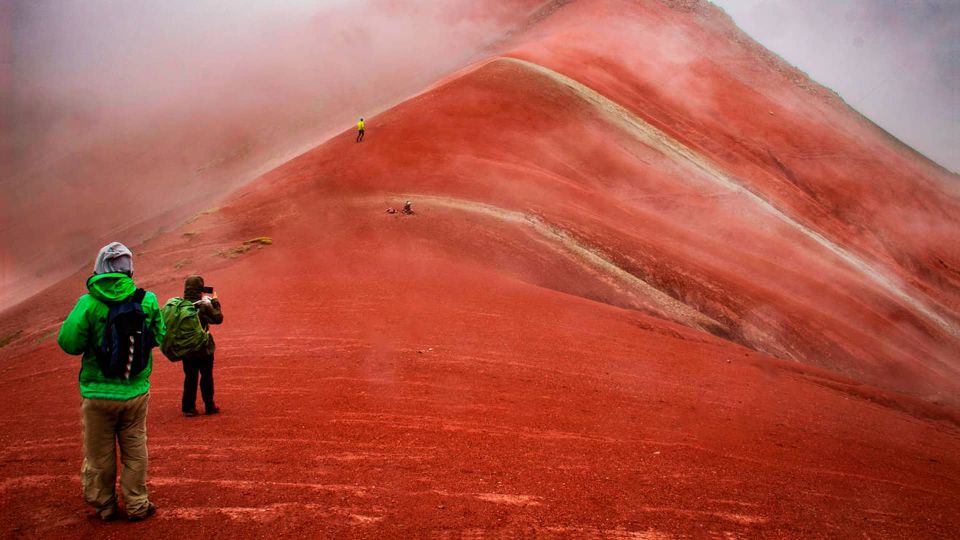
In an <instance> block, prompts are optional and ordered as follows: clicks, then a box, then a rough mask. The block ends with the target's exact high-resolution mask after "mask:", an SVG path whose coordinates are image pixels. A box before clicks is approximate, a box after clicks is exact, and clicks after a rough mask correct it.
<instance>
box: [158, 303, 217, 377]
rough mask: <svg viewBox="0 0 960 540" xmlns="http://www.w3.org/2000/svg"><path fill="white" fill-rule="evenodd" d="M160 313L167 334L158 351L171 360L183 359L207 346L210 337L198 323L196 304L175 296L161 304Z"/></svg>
mask: <svg viewBox="0 0 960 540" xmlns="http://www.w3.org/2000/svg"><path fill="white" fill-rule="evenodd" d="M161 314H162V315H163V324H164V326H166V327H167V334H166V336H164V338H163V343H161V344H160V351H161V352H162V353H163V354H164V356H166V357H167V358H169V359H170V361H171V362H176V361H178V360H183V357H184V356H186V355H188V354H190V353H193V352H197V351H200V350H203V349H205V348H206V347H207V342H208V341H209V339H210V338H209V335H208V334H207V332H206V331H205V330H204V329H203V325H201V324H200V316H199V315H198V312H197V306H195V305H193V302H191V301H190V300H184V299H183V298H180V297H176V296H175V297H173V298H171V299H169V300H167V303H166V304H164V305H163V309H162V310H161Z"/></svg>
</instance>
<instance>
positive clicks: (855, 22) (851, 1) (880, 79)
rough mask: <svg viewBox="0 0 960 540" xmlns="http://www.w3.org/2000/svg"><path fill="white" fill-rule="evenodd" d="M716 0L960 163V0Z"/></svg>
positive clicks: (853, 98)
mask: <svg viewBox="0 0 960 540" xmlns="http://www.w3.org/2000/svg"><path fill="white" fill-rule="evenodd" d="M712 1H713V3H714V4H717V5H718V6H720V7H721V8H723V9H724V10H725V11H726V12H727V13H728V14H730V15H731V16H732V17H733V19H734V21H735V22H736V23H737V25H738V26H740V28H742V29H743V30H744V31H746V32H747V33H749V34H750V35H751V36H752V37H753V38H754V39H756V40H757V41H759V42H760V43H761V44H762V45H763V46H765V47H767V48H768V49H770V50H771V51H773V52H775V53H777V54H779V55H780V56H781V57H783V58H784V59H785V60H787V61H788V62H790V63H791V64H793V65H795V66H797V67H798V68H800V69H802V70H804V71H806V72H807V73H808V74H809V75H810V76H811V77H812V78H813V79H815V80H816V81H818V82H819V83H821V84H823V85H824V86H827V87H829V88H831V89H833V90H834V91H836V92H837V93H839V94H840V95H841V96H842V97H843V98H844V100H845V101H846V102H847V103H849V104H850V105H851V106H853V107H854V108H855V109H857V110H858V111H860V112H861V113H862V114H863V115H865V116H866V117H868V118H870V119H871V120H873V121H874V122H875V123H877V124H878V125H880V126H881V127H883V128H884V129H885V130H887V131H888V132H890V133H892V134H893V135H895V136H896V137H897V138H899V139H900V140H902V141H903V142H905V143H907V144H909V145H910V146H912V147H913V148H914V149H916V150H918V151H919V152H921V153H922V154H924V155H926V156H927V157H929V158H930V159H932V160H934V161H936V162H937V163H939V164H940V165H943V166H944V167H946V168H948V169H950V170H952V171H954V172H957V171H960V151H958V150H957V149H958V148H960V2H958V1H957V0H843V1H837V0H712Z"/></svg>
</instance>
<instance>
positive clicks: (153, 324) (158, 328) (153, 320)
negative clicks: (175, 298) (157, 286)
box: [142, 292, 167, 345]
mask: <svg viewBox="0 0 960 540" xmlns="http://www.w3.org/2000/svg"><path fill="white" fill-rule="evenodd" d="M142 305H143V310H144V312H146V313H147V325H148V326H149V327H150V331H151V332H153V337H154V338H155V340H156V342H157V345H160V344H161V343H163V337H164V336H165V335H166V333H167V327H166V326H165V325H164V324H163V315H162V314H161V313H160V304H159V303H158V302H157V295H155V294H153V293H152V292H148V293H147V294H146V295H145V296H144V297H143V304H142Z"/></svg>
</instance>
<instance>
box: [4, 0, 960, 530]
mask: <svg viewBox="0 0 960 540" xmlns="http://www.w3.org/2000/svg"><path fill="white" fill-rule="evenodd" d="M672 4H679V5H678V6H674V5H672ZM548 7H550V6H548ZM554 8H555V9H554ZM535 20H536V21H538V22H536V24H533V25H532V26H530V27H529V28H528V29H527V30H526V31H524V32H523V33H520V34H515V35H513V36H512V38H511V41H510V42H509V43H506V44H504V47H505V49H507V50H509V52H507V53H505V55H504V56H503V57H497V58H492V59H490V60H489V61H486V62H482V63H480V64H477V65H474V66H470V67H468V68H465V69H464V70H462V71H461V72H459V73H456V74H453V75H451V76H450V77H449V78H447V79H446V80H444V81H442V82H440V83H438V84H437V85H435V86H434V87H433V88H431V89H429V90H428V91H426V92H424V93H423V94H421V95H419V96H417V97H415V98H413V99H411V100H408V101H406V102H404V103H401V104H400V105H398V106H396V107H394V108H392V109H390V110H389V111H387V112H385V113H383V114H381V115H378V116H376V117H374V118H371V119H369V122H368V133H367V140H366V141H365V142H364V143H362V144H357V143H355V142H353V134H352V133H349V132H348V133H344V134H341V135H339V136H337V137H335V138H333V139H331V140H330V141H328V142H326V143H325V144H323V145H321V146H319V147H317V148H316V149H314V150H312V151H310V152H308V153H307V154H304V155H302V156H300V157H299V158H297V159H295V160H293V161H291V162H289V163H287V164H285V165H284V166H282V167H280V168H278V169H276V170H274V171H272V172H271V173H269V174H267V175H265V176H264V177H261V178H260V179H258V180H257V181H256V182H254V183H252V184H250V185H249V186H247V187H245V188H242V189H240V190H239V191H237V192H235V193H233V194H232V195H231V196H230V197H229V198H227V199H226V200H225V201H223V203H222V204H220V205H219V206H218V207H217V208H215V209H211V211H209V212H206V213H203V214H200V215H198V216H197V217H196V219H193V220H190V221H188V222H187V223H184V224H183V225H182V226H181V227H180V228H178V229H177V230H175V231H172V232H170V233H166V234H162V235H159V236H157V237H155V238H153V239H151V240H150V241H149V242H147V243H145V244H144V245H142V246H139V247H138V248H136V249H135V252H136V253H137V257H138V258H137V276H138V282H139V283H140V284H141V285H142V286H147V287H150V288H152V289H153V290H156V291H157V292H158V295H159V296H160V297H161V298H166V297H168V296H172V295H174V294H177V292H178V288H179V287H180V284H181V283H182V278H183V276H184V275H185V274H186V273H187V272H193V271H197V272H202V273H203V274H204V275H205V276H206V278H207V281H208V282H210V283H212V284H214V285H215V286H216V287H217V290H218V292H219V293H220V296H221V297H222V298H223V300H224V309H225V313H226V317H227V321H226V324H225V325H224V326H223V327H222V328H221V329H217V330H216V333H217V342H218V357H217V376H218V379H217V384H218V387H217V394H218V399H219V400H220V401H221V402H222V405H223V407H224V414H223V415H221V416H219V417H215V418H209V419H208V418H201V419H184V418H182V417H180V416H179V414H178V399H179V384H180V375H179V373H178V371H179V366H176V365H170V364H169V363H167V362H166V361H164V360H162V359H158V361H157V366H156V370H155V374H154V376H153V389H152V395H151V401H152V407H151V413H150V444H151V459H152V461H151V483H150V487H151V490H152V491H151V493H152V498H153V499H154V500H156V502H157V503H158V504H159V505H160V507H161V510H160V513H159V514H158V515H157V516H156V518H154V519H153V520H152V521H149V522H146V523H143V524H139V525H134V526H129V527H128V526H123V525H120V526H112V528H111V527H108V526H101V525H99V524H96V523H93V522H92V521H88V520H85V519H84V518H82V517H81V516H82V502H81V501H80V500H79V497H77V475H76V471H77V468H78V467H79V461H80V448H79V446H80V440H79V437H78V429H77V428H78V420H77V414H76V410H75V408H74V406H73V405H70V403H74V402H73V401H72V400H74V399H76V380H75V376H76V371H75V370H76V362H75V361H73V360H72V359H70V358H67V357H66V356H65V355H63V354H62V353H60V352H59V351H58V350H57V348H56V345H55V344H54V343H53V342H52V340H51V339H50V334H49V332H51V331H52V330H55V329H56V328H57V325H58V323H59V321H60V320H61V319H62V317H63V315H64V314H65V313H66V310H67V309H69V307H70V304H71V302H72V301H73V299H74V298H75V296H76V295H78V294H80V293H81V292H82V283H83V277H84V275H85V274H86V272H87V269H83V270H81V271H80V272H78V273H77V274H76V275H75V276H73V277H71V278H70V279H68V280H65V281H63V282H61V283H60V284H58V285H56V286H54V287H53V288H51V289H49V290H47V291H45V292H44V293H43V294H42V295H40V296H38V297H36V298H35V299H33V300H32V301H30V302H28V303H26V304H22V305H20V306H16V307H14V308H13V309H9V310H7V311H6V312H4V313H3V314H2V317H0V337H2V336H7V335H13V336H15V338H14V339H13V340H12V343H11V344H9V345H7V346H6V347H4V348H3V349H0V354H2V355H3V356H2V358H0V366H2V370H3V374H4V377H2V378H0V399H2V400H3V401H2V403H3V404H4V405H5V409H6V410H8V411H11V413H10V414H8V415H6V416H5V417H3V418H0V434H2V435H0V437H2V442H3V450H2V454H0V479H2V480H0V481H2V484H0V485H2V486H3V488H2V490H0V502H2V506H0V507H2V508H3V510H2V511H0V523H2V524H3V526H4V527H5V528H6V529H7V530H13V531H14V532H15V533H26V534H30V535H37V534H45V535H56V534H59V535H76V534H77V531H78V530H82V531H83V533H82V534H87V535H93V534H106V535H110V534H115V535H127V534H137V535H142V534H145V535H148V536H154V535H155V536H157V537H167V536H170V535H174V534H176V535H189V536H210V535H222V536H232V537H255V536H263V535H267V534H270V535H277V534H281V535H289V536H293V535H298V536H316V535H322V534H327V535H338V536H376V537H384V536H386V537H410V536H423V535H430V534H434V535H438V536H445V535H450V536H464V535H466V536H480V537H484V536H498V535H499V536H508V537H517V536H522V535H530V534H536V535H540V536H548V537H549V536H556V537H565V536H584V537H651V538H658V537H669V536H673V535H691V536H733V537H737V536H760V535H767V536H790V537H826V536H854V535H856V536H860V535H863V534H866V535H868V536H880V537H891V536H895V537H922V538H931V537H949V536H950V535H951V534H952V533H953V531H956V530H958V529H960V520H958V518H957V516H956V513H955V512H954V511H953V509H954V508H955V507H956V506H957V503H958V493H960V458H958V456H960V452H958V450H960V431H958V425H960V414H958V411H957V405H958V403H957V401H956V396H957V395H958V393H957V387H958V378H957V369H958V365H957V361H958V355H957V351H958V341H957V339H958V338H957V337H956V333H955V328H956V325H957V299H956V290H955V288H954V286H955V284H956V281H955V280H954V277H951V274H950V270H949V268H948V267H952V268H957V267H958V266H960V265H956V261H957V260H958V258H957V256H956V255H957V254H956V253H955V252H954V253H951V252H950V250H951V249H953V250H955V249H956V247H955V246H953V245H951V244H950V243H949V242H942V243H938V242H937V240H938V239H939V240H946V239H948V238H950V235H951V234H953V235H954V236H953V237H956V236H955V233H956V232H957V231H956V227H957V225H956V223H955V222H954V221H951V220H950V219H949V216H950V215H955V214H950V212H951V211H952V209H954V208H955V207H956V206H957V204H958V201H957V196H956V192H955V187H951V186H955V182H956V178H955V177H952V176H949V175H946V174H945V173H943V172H942V171H940V170H939V169H937V168H936V167H935V166H933V165H932V164H930V163H928V162H926V161H924V160H922V159H921V158H919V157H918V156H916V155H915V154H912V153H911V152H910V151H909V150H907V149H905V148H903V147H902V146H900V145H899V144H898V143H896V141H892V140H891V139H889V138H888V137H887V136H886V135H885V134H883V133H882V132H880V131H879V130H878V129H876V128H875V127H873V126H872V125H870V124H868V123H866V122H865V121H864V120H862V119H860V118H858V117H857V116H856V115H855V114H854V113H852V112H851V111H850V110H849V109H847V108H846V107H845V106H843V104H842V103H840V102H839V101H837V100H836V99H835V98H833V97H831V96H830V95H829V94H827V93H825V92H824V91H822V90H820V89H817V88H814V87H809V88H808V87H804V85H805V84H808V83H803V81H802V80H799V79H798V80H799V82H798V81H797V80H794V78H796V77H797V75H796V74H793V72H789V71H788V70H787V71H786V72H784V70H786V68H784V67H781V66H780V64H778V63H776V62H775V61H773V60H770V59H769V58H767V57H766V56H765V55H764V53H763V52H762V51H759V50H757V48H756V46H755V45H752V44H750V43H747V42H743V41H739V40H738V39H737V38H736V34H733V32H735V30H734V29H732V27H730V26H729V22H728V21H726V20H724V19H722V18H720V17H719V16H718V14H717V13H716V12H714V11H712V10H710V9H708V8H706V7H704V6H703V5H702V4H700V3H697V2H682V3H651V2H644V3H633V2H612V1H611V2H605V1H599V0H598V1H582V2H574V3H569V4H566V5H559V6H552V7H550V9H545V10H543V11H541V12H540V13H539V15H538V16H537V17H535ZM644 32H646V34H645V33H644ZM638 36H645V37H644V38H643V39H641V38H640V37H638ZM669 36H674V39H672V40H668V39H667V37H669ZM677 36H679V37H677ZM658 51H659V52H658ZM658 54H659V55H660V56H658ZM684 57H687V58H688V59H689V61H687V62H685V63H684V64H677V65H673V66H671V64H670V62H668V60H669V59H671V58H672V59H676V58H684ZM691 73H692V75H691ZM684 74H686V75H684ZM671 75H676V77H686V79H685V81H684V82H683V83H682V84H689V85H700V86H701V88H700V90H701V91H699V92H691V91H689V90H690V89H687V93H686V94H681V93H680V91H681V90H683V89H682V88H681V87H675V88H673V89H672V90H667V87H668V86H669V84H667V83H665V82H664V81H671V80H672V81H673V82H672V83H670V84H675V85H680V84H681V81H678V80H676V77H674V78H672V79H671V77H670V76H671ZM707 87H710V88H712V89H713V90H714V91H709V92H708V91H707ZM751 89H752V90H751ZM684 95H686V96H687V97H689V99H688V100H684V99H682V97H683V96H684ZM695 95H696V96H700V97H701V98H702V100H696V99H693V96H695ZM788 103H789V105H790V106H789V107H788V106H787V105H786V104H788ZM775 104H779V105H778V106H776V107H775V106H774V105H775ZM770 110H773V112H774V114H773V115H771V114H769V111H770ZM828 128H829V129H828ZM764 156H767V157H764ZM771 156H775V157H771ZM813 156H819V157H818V158H817V159H814V157H813ZM865 156H869V160H868V159H865ZM825 171H829V172H830V175H827V174H826V172H825ZM880 172H883V175H879V173H880ZM791 176H792V178H793V179H791ZM868 187H869V189H867V188H868ZM951 190H954V191H951ZM407 199H409V200H412V201H413V205H414V210H415V211H416V214H415V215H413V216H405V215H398V214H387V213H385V212H384V210H385V209H386V208H387V207H388V206H393V207H399V206H400V205H401V204H402V202H403V201H404V200H407ZM897 208H900V209H901V210H900V211H901V212H902V213H908V212H913V213H915V214H916V215H922V216H923V217H924V219H926V220H928V221H929V224H931V225H930V226H928V227H926V228H925V232H924V234H920V233H919V232H917V231H914V232H913V233H911V232H910V231H909V230H908V228H907V227H901V226H898V223H901V221H897V220H895V219H893V216H894V215H896V213H897V210H896V209H897ZM945 216H946V217H945ZM938 235H939V236H938ZM264 236H267V237H270V238H271V239H272V244H269V245H263V244H258V243H256V242H248V241H249V240H251V239H254V238H258V237H264ZM931 257H932V258H931ZM937 261H940V262H937ZM940 263H942V265H941V266H938V264H940ZM16 332H19V334H17V333H16ZM37 395H44V396H50V397H51V398H52V399H44V400H38V399H37ZM24 404H29V406H25V405H24ZM27 490H29V492H30V493H32V494H37V496H34V497H29V498H25V497H23V496H22V493H23V492H24V491H27Z"/></svg>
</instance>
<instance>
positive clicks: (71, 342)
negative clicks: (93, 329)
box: [57, 295, 90, 354]
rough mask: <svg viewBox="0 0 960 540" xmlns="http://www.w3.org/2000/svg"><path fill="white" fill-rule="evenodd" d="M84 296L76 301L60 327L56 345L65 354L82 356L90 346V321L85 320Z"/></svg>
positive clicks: (85, 306) (85, 305)
mask: <svg viewBox="0 0 960 540" xmlns="http://www.w3.org/2000/svg"><path fill="white" fill-rule="evenodd" d="M87 304H88V302H87V301H86V295H84V296H81V297H80V299H79V300H77V305H75V306H73V310H72V311H70V314H69V315H67V320H65V321H63V325H62V326H60V335H59V336H57V344H59V345H60V348H61V349H63V351H64V352H66V353H67V354H83V353H84V352H85V351H86V350H87V348H88V347H89V345H90V320H89V319H88V318H87Z"/></svg>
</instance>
